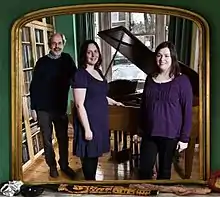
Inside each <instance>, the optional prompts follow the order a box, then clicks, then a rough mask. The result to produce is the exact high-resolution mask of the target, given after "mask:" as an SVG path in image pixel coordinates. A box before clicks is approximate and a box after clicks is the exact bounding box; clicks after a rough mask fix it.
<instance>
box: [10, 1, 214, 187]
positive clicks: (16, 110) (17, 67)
mask: <svg viewBox="0 0 220 197" xmlns="http://www.w3.org/2000/svg"><path fill="white" fill-rule="evenodd" d="M107 11H124V12H148V13H157V14H169V15H176V16H180V17H183V18H186V19H189V20H192V21H194V22H195V23H196V25H197V26H198V28H199V31H200V32H201V33H202V34H201V35H202V36H200V38H199V43H200V46H199V47H200V57H202V58H200V62H199V80H200V82H201V81H202V82H203V83H200V84H199V94H200V97H199V104H200V110H199V111H200V115H199V118H200V120H202V119H203V117H204V118H205V119H204V120H203V121H200V136H201V137H200V144H202V145H203V146H200V166H201V167H200V174H201V179H199V180H190V179H187V180H168V181H158V180H156V181H155V180H145V181H140V180H131V181H130V180H124V181H115V180H114V181H95V182H94V181H91V182H88V181H87V182H86V184H113V185H116V184H126V183H129V184H130V183H197V184H204V183H206V182H207V180H208V178H209V177H210V34H209V26H208V23H207V21H206V20H205V19H204V18H203V17H202V16H200V15H198V14H196V13H193V12H191V11H188V10H184V9H180V8H175V7H168V6H155V5H145V4H121V3H120V4H106V3H105V4H89V5H72V6H63V7H55V8H48V9H42V10H38V11H34V12H31V13H28V14H26V15H24V16H23V17H21V18H19V19H18V20H17V21H15V23H14V24H13V27H12V30H11V95H12V97H11V98H12V99H11V109H12V111H11V172H12V179H14V180H22V162H21V154H22V151H21V144H22V143H21V135H19V133H20V131H21V122H22V120H21V117H22V114H21V113H22V102H21V96H20V95H21V80H20V79H21V72H22V69H21V66H22V64H21V62H22V61H21V52H22V51H21V36H20V35H21V27H22V26H24V25H25V24H26V23H28V22H31V21H32V20H35V19H39V18H43V17H48V16H51V15H63V14H74V13H81V12H107ZM203 134H205V136H204V135H203ZM203 147H204V148H203ZM70 183H77V184H82V183H85V182H84V181H70Z"/></svg>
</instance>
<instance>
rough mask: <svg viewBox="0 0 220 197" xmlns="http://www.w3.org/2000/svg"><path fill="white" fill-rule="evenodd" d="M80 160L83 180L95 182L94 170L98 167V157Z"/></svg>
mask: <svg viewBox="0 0 220 197" xmlns="http://www.w3.org/2000/svg"><path fill="white" fill-rule="evenodd" d="M80 159H81V163H82V170H83V174H84V177H85V180H94V181H95V176H96V170H97V166H98V157H93V158H91V157H83V158H80Z"/></svg>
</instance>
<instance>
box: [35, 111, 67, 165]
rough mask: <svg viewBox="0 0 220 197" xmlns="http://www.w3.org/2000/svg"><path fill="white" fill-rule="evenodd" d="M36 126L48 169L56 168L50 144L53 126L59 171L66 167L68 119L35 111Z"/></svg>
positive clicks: (56, 114) (64, 115)
mask: <svg viewBox="0 0 220 197" xmlns="http://www.w3.org/2000/svg"><path fill="white" fill-rule="evenodd" d="M37 117H38V124H39V126H40V130H41V132H42V136H43V142H44V153H45V159H46V163H47V165H48V166H49V167H56V165H57V164H56V160H55V153H54V149H53V144H52V133H53V125H52V123H53V124H54V127H55V133H56V138H57V142H58V147H59V165H60V168H61V169H65V168H66V167H68V165H69V163H68V152H69V151H68V145H69V139H68V117H67V115H66V114H59V113H48V112H45V111H37Z"/></svg>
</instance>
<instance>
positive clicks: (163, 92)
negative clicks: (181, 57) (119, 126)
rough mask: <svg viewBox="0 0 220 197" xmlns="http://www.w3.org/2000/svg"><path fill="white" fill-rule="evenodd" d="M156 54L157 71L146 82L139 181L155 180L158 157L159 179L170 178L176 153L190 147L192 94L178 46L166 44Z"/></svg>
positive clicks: (142, 108)
mask: <svg viewBox="0 0 220 197" xmlns="http://www.w3.org/2000/svg"><path fill="white" fill-rule="evenodd" d="M155 54H156V62H155V63H156V72H154V73H153V74H152V75H149V76H148V77H147V79H146V82H145V87H144V91H143V98H142V104H141V130H142V131H143V133H142V141H141V148H140V178H141V179H151V178H152V176H153V167H154V164H155V162H156V157H157V154H159V171H158V176H157V179H170V178H171V167H172V159H173V156H174V153H175V150H176V149H178V151H179V152H181V151H183V150H184V149H186V148H187V146H188V141H189V136H190V130H191V121H192V100H193V94H192V87H191V84H190V81H189V79H188V77H187V76H186V75H184V74H181V73H180V67H179V64H178V61H177V52H176V49H175V46H174V45H173V44H172V43H171V42H163V43H161V44H160V45H159V46H158V47H157V48H156V51H155Z"/></svg>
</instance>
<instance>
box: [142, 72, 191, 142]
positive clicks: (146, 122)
mask: <svg viewBox="0 0 220 197" xmlns="http://www.w3.org/2000/svg"><path fill="white" fill-rule="evenodd" d="M192 100H193V93H192V87H191V84H190V81H189V79H188V77H187V76H186V75H183V74H181V75H179V76H178V77H176V78H175V79H174V80H172V81H170V82H167V83H156V82H155V81H154V80H153V79H152V78H151V77H150V76H148V77H147V80H146V82H145V86H144V92H143V98H142V104H141V127H142V130H143V132H144V135H145V136H146V135H150V136H160V137H167V138H171V139H178V140H179V141H181V142H188V141H189V136H190V131H191V124H192Z"/></svg>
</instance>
